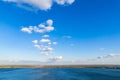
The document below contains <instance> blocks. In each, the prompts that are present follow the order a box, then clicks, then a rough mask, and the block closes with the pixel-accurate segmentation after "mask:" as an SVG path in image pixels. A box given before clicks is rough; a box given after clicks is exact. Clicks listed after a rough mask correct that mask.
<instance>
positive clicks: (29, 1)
mask: <svg viewBox="0 0 120 80" xmlns="http://www.w3.org/2000/svg"><path fill="white" fill-rule="evenodd" d="M2 1H4V2H11V3H15V4H17V5H21V6H22V7H21V8H27V9H30V8H32V9H33V8H34V9H38V10H49V9H51V7H52V6H53V4H54V3H57V4H59V5H65V4H68V5H71V4H72V3H74V1H75V0H2ZM29 7H30V8H29Z"/></svg>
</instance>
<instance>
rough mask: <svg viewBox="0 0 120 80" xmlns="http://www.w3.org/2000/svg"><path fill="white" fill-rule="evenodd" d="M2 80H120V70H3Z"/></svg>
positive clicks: (1, 71)
mask: <svg viewBox="0 0 120 80" xmlns="http://www.w3.org/2000/svg"><path fill="white" fill-rule="evenodd" d="M0 80H120V69H95V68H35V69H32V68H7V69H2V68H1V69H0Z"/></svg>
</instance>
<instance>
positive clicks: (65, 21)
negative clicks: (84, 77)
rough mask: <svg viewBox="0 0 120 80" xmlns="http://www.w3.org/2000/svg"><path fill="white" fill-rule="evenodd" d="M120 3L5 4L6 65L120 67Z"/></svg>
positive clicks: (24, 0)
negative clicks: (93, 65) (118, 65)
mask: <svg viewBox="0 0 120 80" xmlns="http://www.w3.org/2000/svg"><path fill="white" fill-rule="evenodd" d="M119 48H120V1H119V0H0V64H120V62H119V61H120V49H119Z"/></svg>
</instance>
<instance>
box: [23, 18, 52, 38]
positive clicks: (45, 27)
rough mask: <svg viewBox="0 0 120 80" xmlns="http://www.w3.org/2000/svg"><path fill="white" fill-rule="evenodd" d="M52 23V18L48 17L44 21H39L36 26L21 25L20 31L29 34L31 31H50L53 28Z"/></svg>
mask: <svg viewBox="0 0 120 80" xmlns="http://www.w3.org/2000/svg"><path fill="white" fill-rule="evenodd" d="M52 25H53V20H51V19H48V20H47V21H46V22H45V23H41V24H39V25H38V26H29V27H23V28H22V29H21V31H22V32H26V33H29V34H31V33H33V32H36V33H46V32H51V31H53V30H54V27H53V26H52ZM44 37H45V36H44Z"/></svg>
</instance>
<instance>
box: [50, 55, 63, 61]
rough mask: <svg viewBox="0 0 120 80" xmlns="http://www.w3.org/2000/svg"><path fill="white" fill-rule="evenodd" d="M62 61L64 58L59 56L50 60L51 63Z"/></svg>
mask: <svg viewBox="0 0 120 80" xmlns="http://www.w3.org/2000/svg"><path fill="white" fill-rule="evenodd" d="M62 59H63V57H62V56H57V57H54V58H50V59H49V60H50V61H51V62H56V61H61V60H62Z"/></svg>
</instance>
